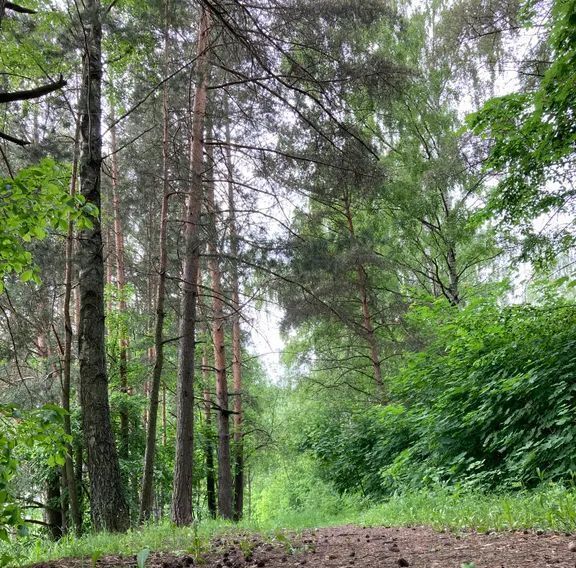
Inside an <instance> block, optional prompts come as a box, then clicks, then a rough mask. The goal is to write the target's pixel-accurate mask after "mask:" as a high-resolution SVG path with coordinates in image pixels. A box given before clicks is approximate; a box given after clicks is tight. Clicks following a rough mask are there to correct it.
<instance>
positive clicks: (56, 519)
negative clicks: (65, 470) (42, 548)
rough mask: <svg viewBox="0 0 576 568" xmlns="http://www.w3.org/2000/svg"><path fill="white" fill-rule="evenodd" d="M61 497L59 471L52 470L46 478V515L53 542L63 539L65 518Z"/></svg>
mask: <svg viewBox="0 0 576 568" xmlns="http://www.w3.org/2000/svg"><path fill="white" fill-rule="evenodd" d="M60 504H61V495H60V475H59V470H58V469H51V470H50V471H49V472H48V475H47V477H46V506H45V509H44V514H45V518H46V523H47V524H48V528H49V530H50V536H51V537H52V539H53V540H59V539H60V538H62V536H63V534H64V531H63V525H64V517H63V515H62V508H61V506H60Z"/></svg>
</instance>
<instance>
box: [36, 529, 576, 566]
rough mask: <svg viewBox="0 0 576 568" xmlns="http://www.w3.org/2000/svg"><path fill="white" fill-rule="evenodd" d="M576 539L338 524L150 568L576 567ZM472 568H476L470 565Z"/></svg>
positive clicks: (226, 542) (232, 544) (233, 544)
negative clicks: (333, 526)
mask: <svg viewBox="0 0 576 568" xmlns="http://www.w3.org/2000/svg"><path fill="white" fill-rule="evenodd" d="M575 541H576V537H575V536H574V535H569V534H558V533H544V532H541V531H536V532H529V531H524V532H499V533H489V534H484V533H476V532H466V533H460V534H453V533H448V532H437V531H434V530H432V529H430V528H426V527H415V528H384V527H373V528H361V527H356V526H343V527H337V528H328V529H318V530H310V531H304V532H302V533H299V534H286V535H285V536H284V535H281V534H279V535H276V536H275V537H269V538H267V537H261V536H257V535H253V534H248V535H228V536H225V537H219V538H216V539H214V540H213V541H212V542H211V543H210V549H209V550H207V551H204V552H203V553H202V555H200V556H198V557H197V558H194V557H193V556H192V555H180V556H177V555H174V554H164V553H162V554H160V553H157V554H152V555H151V556H150V557H149V558H148V560H147V562H146V566H147V568H189V567H192V566H198V567H204V568H398V567H400V568H401V567H412V568H433V567H438V568H440V567H442V568H467V567H466V564H471V563H473V564H474V566H475V568H526V567H532V566H535V567H536V566H537V567H543V568H544V567H546V566H552V567H554V568H568V567H569V568H575V567H576V544H574V542H575ZM91 566H92V563H91V560H90V559H65V560H59V561H57V562H48V563H43V564H36V565H35V566H34V568H81V567H84V568H87V567H91ZM96 566H98V567H99V568H112V567H116V566H118V567H126V568H128V567H129V568H132V567H135V566H136V558H135V557H134V556H131V557H105V558H101V559H100V560H98V562H97V563H96ZM468 568H471V567H468Z"/></svg>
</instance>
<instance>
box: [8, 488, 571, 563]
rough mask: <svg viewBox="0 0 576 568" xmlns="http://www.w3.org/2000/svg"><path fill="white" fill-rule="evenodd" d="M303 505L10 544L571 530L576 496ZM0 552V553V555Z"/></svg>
mask: <svg viewBox="0 0 576 568" xmlns="http://www.w3.org/2000/svg"><path fill="white" fill-rule="evenodd" d="M325 505H326V504H325V503H322V502H308V504H307V506H306V507H304V508H302V509H300V510H298V511H294V510H285V511H281V512H280V513H277V514H276V515H275V516H274V518H268V519H259V520H255V519H253V520H245V521H242V522H241V523H239V524H237V525H234V524H232V523H226V522H223V521H213V520H207V521H203V522H201V523H198V524H197V525H195V526H194V527H186V528H176V527H174V526H172V525H171V524H169V523H167V522H166V523H161V524H158V525H150V526H147V527H144V528H142V529H139V530H134V531H130V532H128V533H126V534H112V535H111V534H96V535H86V536H83V537H81V538H74V537H66V538H64V539H62V540H61V541H59V542H57V543H54V542H51V541H48V540H38V539H37V540H23V541H20V543H16V544H13V545H12V546H11V547H10V552H11V554H12V555H17V556H18V565H21V566H22V565H26V564H29V563H33V562H40V561H46V560H52V559H57V558H65V557H75V558H85V559H86V566H87V567H90V566H92V558H93V557H99V556H101V555H107V554H112V555H114V554H124V555H134V554H137V553H138V552H139V551H140V550H142V549H144V548H148V549H150V550H152V551H167V552H175V553H182V554H184V553H186V554H192V555H194V556H199V555H201V554H202V552H203V551H205V550H206V549H207V545H208V541H209V539H210V538H212V537H214V536H215V535H219V534H223V533H235V534H243V533H252V532H259V533H261V534H263V535H264V537H265V538H269V539H274V538H275V537H274V535H275V534H276V533H277V532H278V531H281V530H291V531H299V530H303V529H306V528H312V527H322V526H331V525H342V524H349V523H350V524H359V525H384V526H409V525H412V526H414V525H429V526H432V527H435V528H437V529H448V530H457V531H458V530H478V531H487V530H510V529H543V530H555V531H570V532H573V531H576V491H575V490H573V489H570V490H568V489H565V488H563V487H560V486H555V485H551V486H547V487H545V488H542V489H540V490H537V491H534V492H522V493H515V494H504V495H494V494H484V493H478V492H475V493H470V492H468V493H466V492H458V491H454V490H435V491H430V492H422V491H420V492H414V493H410V494H405V495H402V496H395V497H393V498H391V499H389V500H388V501H386V502H384V503H380V504H377V505H374V504H373V505H371V506H368V505H367V503H366V502H362V501H361V500H359V499H358V498H352V497H350V498H346V497H344V498H338V499H337V500H336V501H335V500H334V499H331V500H330V503H329V506H328V507H326V506H325ZM0 552H1V551H0Z"/></svg>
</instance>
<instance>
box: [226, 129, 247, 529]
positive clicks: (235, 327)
mask: <svg viewBox="0 0 576 568" xmlns="http://www.w3.org/2000/svg"><path fill="white" fill-rule="evenodd" d="M226 170H227V179H228V209H229V210H230V218H229V225H230V226H229V229H230V256H231V257H232V259H233V260H232V263H233V264H232V269H231V272H232V274H231V280H232V282H231V284H232V310H233V311H234V312H233V314H232V378H233V381H234V520H235V521H239V520H240V519H241V518H242V514H243V509H244V444H243V434H242V344H241V332H240V284H239V279H238V264H237V258H238V252H239V251H238V229H237V226H236V206H235V202H234V183H233V180H234V170H233V166H232V152H231V149H230V126H229V124H226Z"/></svg>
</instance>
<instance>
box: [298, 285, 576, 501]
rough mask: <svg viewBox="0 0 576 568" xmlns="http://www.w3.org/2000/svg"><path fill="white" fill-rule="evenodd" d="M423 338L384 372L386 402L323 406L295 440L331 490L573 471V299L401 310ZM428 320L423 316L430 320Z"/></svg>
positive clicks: (491, 484) (368, 491) (487, 484)
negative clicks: (333, 410)
mask: <svg viewBox="0 0 576 568" xmlns="http://www.w3.org/2000/svg"><path fill="white" fill-rule="evenodd" d="M411 317H412V321H413V323H414V324H415V326H416V327H417V328H418V329H426V327H427V326H428V327H429V328H431V329H432V328H433V330H434V331H433V335H431V337H430V335H429V337H428V346H427V347H426V348H425V349H424V350H423V351H421V352H419V353H415V354H411V355H409V356H407V358H406V359H405V362H404V364H403V365H402V367H401V369H400V371H399V372H398V374H396V375H395V376H393V377H392V378H391V379H390V385H391V391H392V397H393V403H392V404H390V405H388V406H383V407H376V408H373V409H370V410H368V411H366V410H365V409H364V410H362V411H361V412H360V411H359V412H355V413H354V412H353V413H350V414H348V415H347V416H342V415H341V416H331V415H329V414H325V415H323V416H321V417H320V418H319V419H318V420H317V422H316V423H315V424H314V426H313V427H311V428H310V429H309V430H308V431H307V432H306V436H305V438H304V441H303V444H302V448H303V449H306V450H308V451H310V452H312V453H313V454H314V455H315V456H316V457H317V458H318V459H319V463H320V470H319V473H320V474H321V476H322V477H323V478H324V479H330V480H332V481H333V482H334V485H335V486H336V488H337V489H338V490H339V491H341V492H344V491H350V490H359V491H362V492H363V493H364V494H365V495H368V496H372V497H382V496H385V495H390V494H392V493H393V492H394V491H397V490H403V489H406V488H407V487H411V488H417V487H426V486H435V485H437V484H438V483H440V484H443V483H451V484H453V483H457V484H460V485H464V486H470V487H477V488H487V489H497V488H500V489H502V488H507V489H511V488H522V487H528V488H529V487H534V486H536V485H537V484H539V483H540V482H541V481H543V480H551V481H571V480H572V478H573V472H574V471H575V470H576V454H575V453H574V451H573V447H574V440H575V438H576V422H575V421H574V419H573V413H574V409H575V408H576V310H574V307H573V306H572V305H570V304H569V303H568V302H567V301H565V300H561V299H557V298H554V297H553V296H551V295H550V294H547V295H545V298H544V300H543V301H542V303H541V304H539V305H521V306H508V307H500V306H498V305H497V303H496V302H494V301H489V300H484V299H482V300H477V301H475V302H472V303H470V304H469V305H468V306H467V307H465V308H463V309H456V308H451V307H448V306H446V305H445V304H443V303H438V304H435V305H432V306H430V307H426V308H419V309H417V310H414V311H413V313H412V316H411ZM431 322H432V325H431Z"/></svg>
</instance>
